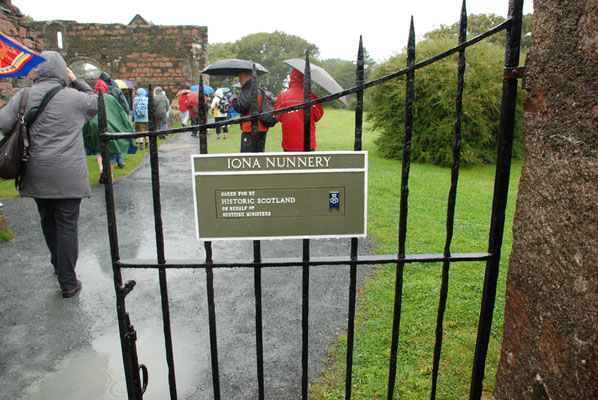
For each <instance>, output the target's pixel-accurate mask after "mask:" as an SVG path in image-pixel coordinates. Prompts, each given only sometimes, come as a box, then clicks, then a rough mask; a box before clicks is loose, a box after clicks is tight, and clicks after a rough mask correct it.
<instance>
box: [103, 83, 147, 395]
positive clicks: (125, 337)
mask: <svg viewBox="0 0 598 400" xmlns="http://www.w3.org/2000/svg"><path fill="white" fill-rule="evenodd" d="M98 128H99V129H98V131H99V138H100V148H101V153H102V163H103V166H104V171H110V156H109V150H108V145H109V143H110V141H109V140H106V139H105V138H104V136H103V134H105V133H106V132H107V130H108V123H107V120H106V105H105V104H104V96H103V93H102V91H99V92H98ZM106 178H107V179H106V181H105V184H104V193H105V196H106V218H107V220H108V239H109V242H110V255H111V259H112V271H113V277H114V288H115V291H116V313H117V318H118V329H119V334H120V343H121V350H122V354H123V364H124V369H125V379H126V383H127V393H128V397H129V400H133V399H135V400H137V399H142V398H143V392H145V388H146V387H147V368H146V367H145V366H143V365H142V366H141V368H143V376H144V384H143V387H142V386H141V377H140V375H139V370H140V366H139V360H138V357H137V346H136V345H135V342H136V340H137V333H136V332H135V328H134V327H133V325H131V322H130V320H129V315H128V314H127V311H126V308H125V297H126V296H127V294H128V293H129V292H130V291H131V290H132V289H133V287H134V286H135V281H129V282H127V283H126V285H123V284H122V274H121V271H120V266H119V265H118V262H119V260H120V255H119V251H118V233H117V230H116V212H115V209H114V190H113V187H112V177H111V176H110V174H109V173H108V174H106Z"/></svg>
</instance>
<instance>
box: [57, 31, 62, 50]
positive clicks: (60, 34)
mask: <svg viewBox="0 0 598 400" xmlns="http://www.w3.org/2000/svg"><path fill="white" fill-rule="evenodd" d="M56 44H57V45H58V48H59V49H62V32H60V31H58V32H57V33H56Z"/></svg>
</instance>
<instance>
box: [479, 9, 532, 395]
mask: <svg viewBox="0 0 598 400" xmlns="http://www.w3.org/2000/svg"><path fill="white" fill-rule="evenodd" d="M522 18H523V0H510V2H509V20H511V21H513V22H512V24H511V25H510V27H509V29H508V30H507V42H506V50H505V67H506V68H513V67H516V66H518V65H519V52H520V45H521V21H522ZM502 93H503V96H502V106H501V115H500V126H499V136H498V139H499V140H498V156H497V160H496V175H495V180H494V196H493V200H492V217H491V222H490V235H489V236H490V237H489V240H488V242H489V243H488V252H489V253H490V254H492V258H490V259H489V260H488V262H487V263H486V272H485V276H484V291H483V294H482V305H481V310H480V319H479V323H478V335H477V339H476V348H475V353H474V360H473V367H472V373H471V387H470V392H469V398H470V400H477V399H479V398H481V397H482V389H483V385H482V383H483V381H484V368H485V364H486V354H487V353H488V343H489V341H490V328H491V327H492V314H493V312H494V302H495V299H496V283H497V281H498V269H499V264H500V255H501V247H502V239H503V232H504V224H505V210H506V208H507V195H508V192H509V177H510V172H511V157H512V150H513V132H514V131H515V109H516V107H517V78H507V77H505V78H504V79H503V89H502Z"/></svg>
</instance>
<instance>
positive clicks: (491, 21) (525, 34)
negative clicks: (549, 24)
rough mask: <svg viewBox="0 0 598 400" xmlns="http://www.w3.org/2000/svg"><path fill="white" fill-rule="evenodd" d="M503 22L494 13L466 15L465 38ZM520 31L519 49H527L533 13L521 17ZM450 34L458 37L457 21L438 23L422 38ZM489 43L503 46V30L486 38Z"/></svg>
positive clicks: (529, 41) (529, 44)
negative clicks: (448, 23)
mask: <svg viewBox="0 0 598 400" xmlns="http://www.w3.org/2000/svg"><path fill="white" fill-rule="evenodd" d="M503 22H505V18H504V17H501V16H500V15H496V14H472V15H469V16H468V17H467V38H468V39H472V38H474V37H476V36H479V35H481V34H482V33H484V32H486V31H488V30H490V29H492V28H494V27H495V26H497V25H500V24H502V23H503ZM521 22H522V31H521V50H522V51H524V52H527V51H529V49H530V48H531V45H532V28H533V26H534V15H533V14H525V15H524V16H523V18H522V21H521ZM447 35H448V36H451V37H454V38H455V39H456V38H458V37H459V22H455V23H454V24H452V25H451V26H448V25H440V28H438V29H435V30H433V31H430V32H428V33H426V34H425V35H424V39H434V38H436V37H442V36H447ZM486 40H487V41H488V42H490V43H495V44H499V45H501V46H503V47H504V45H505V41H506V33H505V31H504V30H503V31H501V32H499V33H497V34H495V35H492V36H491V37H489V38H488V39H486Z"/></svg>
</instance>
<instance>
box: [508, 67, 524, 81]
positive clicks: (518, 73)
mask: <svg viewBox="0 0 598 400" xmlns="http://www.w3.org/2000/svg"><path fill="white" fill-rule="evenodd" d="M524 73H525V67H508V68H505V69H504V72H503V78H506V79H523V75H524Z"/></svg>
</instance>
